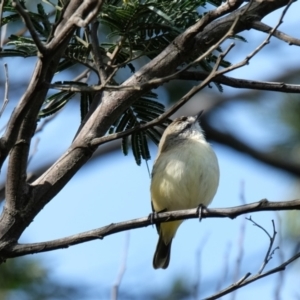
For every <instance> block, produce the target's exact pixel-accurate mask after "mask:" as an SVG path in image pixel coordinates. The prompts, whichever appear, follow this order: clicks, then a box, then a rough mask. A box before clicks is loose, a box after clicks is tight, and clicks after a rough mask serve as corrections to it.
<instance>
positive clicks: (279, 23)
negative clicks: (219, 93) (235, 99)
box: [218, 0, 294, 75]
mask: <svg viewBox="0 0 300 300" xmlns="http://www.w3.org/2000/svg"><path fill="white" fill-rule="evenodd" d="M293 2H294V1H293V0H290V1H289V3H288V4H287V5H286V7H285V8H284V10H283V11H282V13H281V16H280V18H279V20H278V22H277V24H276V26H275V27H273V29H272V30H271V31H270V33H269V34H268V36H267V37H266V39H265V40H264V41H263V42H262V43H261V44H260V45H259V46H258V47H257V48H256V49H254V51H252V52H251V53H250V54H249V55H247V56H246V57H245V59H244V60H242V61H241V62H239V63H236V64H234V65H232V66H229V67H227V68H224V69H222V70H221V71H219V72H218V74H220V75H221V74H225V73H228V72H229V71H233V70H236V69H238V68H240V67H242V66H245V65H248V64H249V62H250V60H251V59H252V58H253V57H254V56H255V55H256V54H257V53H258V52H259V51H261V50H262V49H263V48H264V47H265V46H266V45H268V44H269V43H270V39H271V37H272V36H273V34H274V33H275V31H276V30H277V29H278V27H279V26H280V25H281V24H282V23H283V18H284V16H285V14H286V12H287V11H288V9H289V8H290V6H291V5H292V3H293Z"/></svg>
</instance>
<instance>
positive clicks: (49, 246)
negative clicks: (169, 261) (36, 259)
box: [2, 199, 300, 258]
mask: <svg viewBox="0 0 300 300" xmlns="http://www.w3.org/2000/svg"><path fill="white" fill-rule="evenodd" d="M293 209H296V210H300V199H297V200H291V201H282V202H270V201H268V200H266V199H263V200H261V201H259V202H254V203H250V204H246V205H241V206H235V207H230V208H209V209H206V208H205V209H203V211H202V219H205V218H230V219H234V218H236V217H238V216H240V215H244V214H249V213H253V212H262V211H282V210H293ZM196 218H199V210H198V208H195V209H189V210H181V211H171V212H165V213H158V214H157V215H154V218H150V217H143V218H139V219H134V220H130V221H125V222H119V223H112V224H110V225H107V226H104V227H101V228H98V229H94V230H90V231H86V232H82V233H79V234H75V235H72V236H69V237H66V238H62V239H57V240H53V241H48V242H42V243H33V244H15V245H13V246H12V247H9V248H7V249H6V250H5V252H4V253H2V255H3V254H5V257H6V258H12V257H17V256H23V255H27V254H34V253H40V252H47V251H51V250H57V249H63V248H68V247H70V246H74V245H77V244H81V243H85V242H88V241H93V240H97V239H103V238H105V237H106V236H109V235H111V234H114V233H117V232H122V231H126V230H130V229H136V228H142V227H145V226H149V225H153V224H157V223H161V222H170V221H175V220H185V219H196Z"/></svg>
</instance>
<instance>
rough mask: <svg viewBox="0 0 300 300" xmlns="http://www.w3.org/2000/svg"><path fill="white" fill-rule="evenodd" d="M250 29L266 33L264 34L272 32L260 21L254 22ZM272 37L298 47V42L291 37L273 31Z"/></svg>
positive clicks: (299, 44)
mask: <svg viewBox="0 0 300 300" xmlns="http://www.w3.org/2000/svg"><path fill="white" fill-rule="evenodd" d="M251 27H252V28H253V29H256V30H258V31H262V32H266V33H270V32H271V31H272V27H271V26H269V25H267V24H265V23H263V22H261V21H254V22H252V23H251ZM273 36H275V37H277V38H278V39H280V40H282V41H284V42H287V43H288V44H289V45H296V46H300V40H299V39H296V38H294V37H292V36H289V35H287V34H285V33H283V32H281V31H279V30H275V31H274V33H273Z"/></svg>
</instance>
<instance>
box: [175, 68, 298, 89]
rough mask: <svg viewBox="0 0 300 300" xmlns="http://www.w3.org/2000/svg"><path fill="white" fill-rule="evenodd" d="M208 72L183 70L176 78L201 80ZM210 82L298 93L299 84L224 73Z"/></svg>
mask: <svg viewBox="0 0 300 300" xmlns="http://www.w3.org/2000/svg"><path fill="white" fill-rule="evenodd" d="M207 75H208V73H207V72H203V71H185V72H183V73H181V74H179V76H178V79H182V80H203V79H205V78H206V77H207ZM212 82H217V83H221V84H223V85H227V86H231V87H234V88H240V89H253V90H262V91H275V92H282V93H293V94H294V93H300V84H288V83H284V82H267V81H257V80H247V79H241V78H234V77H230V76H225V75H218V76H216V77H215V78H213V79H212Z"/></svg>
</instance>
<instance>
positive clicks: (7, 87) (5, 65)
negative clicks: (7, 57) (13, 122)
mask: <svg viewBox="0 0 300 300" xmlns="http://www.w3.org/2000/svg"><path fill="white" fill-rule="evenodd" d="M4 74H5V89H4V100H3V104H2V107H1V109H0V118H1V116H2V114H3V112H4V110H5V108H6V106H7V104H8V102H9V99H8V89H9V81H8V67H7V64H4Z"/></svg>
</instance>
